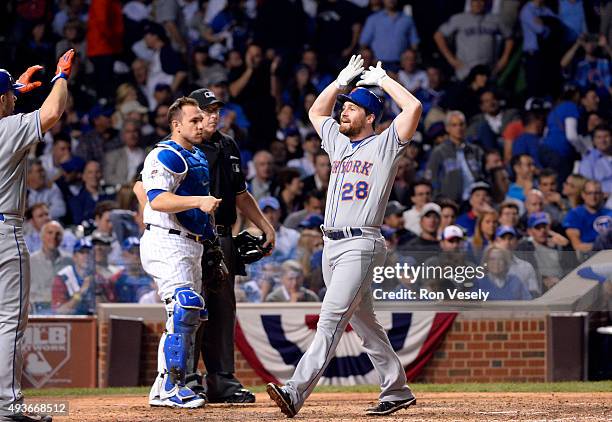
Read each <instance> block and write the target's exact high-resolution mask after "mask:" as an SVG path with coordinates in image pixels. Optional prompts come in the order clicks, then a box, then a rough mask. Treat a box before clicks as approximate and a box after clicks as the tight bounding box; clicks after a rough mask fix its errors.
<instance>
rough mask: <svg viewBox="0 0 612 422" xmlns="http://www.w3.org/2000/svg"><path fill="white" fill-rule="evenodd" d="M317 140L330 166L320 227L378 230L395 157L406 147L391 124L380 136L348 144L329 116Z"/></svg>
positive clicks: (347, 139)
mask: <svg viewBox="0 0 612 422" xmlns="http://www.w3.org/2000/svg"><path fill="white" fill-rule="evenodd" d="M321 138H322V143H321V146H322V147H323V149H324V150H325V151H326V152H327V154H328V155H329V160H330V162H331V167H332V168H331V175H330V179H329V187H328V189H327V202H326V208H325V221H324V226H325V227H326V228H342V227H380V226H381V225H382V223H383V219H384V216H385V206H386V204H387V201H388V200H389V195H390V193H391V188H392V187H393V181H394V179H395V175H396V174H397V163H398V159H399V156H400V155H401V151H402V149H403V148H404V147H405V146H406V145H408V142H401V141H400V139H399V137H398V135H397V131H396V130H395V122H393V123H391V126H389V128H387V129H386V130H384V131H383V132H382V133H381V134H380V135H372V136H369V137H367V138H365V139H363V140H361V141H358V142H351V141H350V140H349V138H348V137H346V136H345V135H343V134H341V133H340V125H339V124H338V123H337V122H336V121H335V120H334V119H332V118H331V117H330V118H328V119H326V120H325V121H324V122H323V125H322V126H321Z"/></svg>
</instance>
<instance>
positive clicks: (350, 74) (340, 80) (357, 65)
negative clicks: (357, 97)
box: [334, 54, 363, 89]
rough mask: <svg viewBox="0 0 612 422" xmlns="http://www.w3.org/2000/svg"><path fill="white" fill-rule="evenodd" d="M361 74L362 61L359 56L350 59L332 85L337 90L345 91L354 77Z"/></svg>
mask: <svg viewBox="0 0 612 422" xmlns="http://www.w3.org/2000/svg"><path fill="white" fill-rule="evenodd" d="M361 72H363V59H362V58H361V54H359V55H357V56H355V55H353V56H352V57H351V60H349V63H348V65H347V66H346V67H345V68H344V69H342V70H341V71H340V73H339V74H338V77H337V78H336V80H335V81H334V85H335V86H336V88H338V89H345V88H346V87H347V86H349V84H350V83H351V81H352V80H353V79H355V77H357V76H359V75H361Z"/></svg>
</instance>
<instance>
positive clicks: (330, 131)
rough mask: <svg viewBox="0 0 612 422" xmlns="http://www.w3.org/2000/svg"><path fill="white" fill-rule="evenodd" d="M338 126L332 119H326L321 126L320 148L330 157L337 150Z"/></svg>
mask: <svg viewBox="0 0 612 422" xmlns="http://www.w3.org/2000/svg"><path fill="white" fill-rule="evenodd" d="M339 134H340V125H339V124H338V122H336V121H335V120H334V119H333V118H331V117H328V118H327V119H325V121H324V122H323V124H322V125H321V148H323V149H324V150H325V152H327V154H328V155H329V156H330V157H332V156H333V155H334V151H335V150H336V149H337V148H338V142H339V141H340V140H339V136H338V135H339Z"/></svg>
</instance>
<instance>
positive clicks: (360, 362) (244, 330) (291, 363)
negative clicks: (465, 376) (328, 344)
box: [236, 307, 457, 385]
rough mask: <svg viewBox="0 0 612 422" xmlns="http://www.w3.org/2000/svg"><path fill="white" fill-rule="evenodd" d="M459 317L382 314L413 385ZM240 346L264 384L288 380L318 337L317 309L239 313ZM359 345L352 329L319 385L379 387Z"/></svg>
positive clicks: (241, 309)
mask: <svg viewBox="0 0 612 422" xmlns="http://www.w3.org/2000/svg"><path fill="white" fill-rule="evenodd" d="M456 315H457V314H455V313H436V312H414V313H407V312H390V311H378V312H377V318H378V320H379V322H380V323H381V324H382V326H383V327H384V328H385V330H386V331H387V335H388V336H389V340H390V342H391V345H392V346H393V349H394V350H395V351H396V353H397V354H398V356H399V358H400V361H401V362H402V364H403V366H404V368H405V369H406V375H407V377H408V379H409V380H412V379H414V378H416V377H417V376H418V375H419V373H420V372H421V371H422V369H423V368H424V366H425V365H426V363H427V362H428V361H429V359H431V357H432V356H433V354H434V352H435V350H436V349H437V348H438V346H439V345H440V343H441V341H442V340H443V338H444V334H445V333H446V332H447V331H448V329H449V328H450V327H451V325H452V323H453V321H454V319H455V316H456ZM237 319H238V323H237V326H236V344H237V346H238V349H239V350H240V352H241V353H242V354H243V355H244V357H245V358H246V360H247V361H248V363H249V364H250V366H251V367H252V368H253V369H254V370H255V372H256V373H257V374H258V375H259V376H260V377H261V378H262V379H263V380H264V381H265V382H276V383H284V382H285V381H287V380H288V379H289V378H290V377H291V375H292V374H293V371H294V369H295V366H296V365H297V363H298V361H299V360H300V358H301V357H302V355H303V353H304V351H305V350H306V349H307V348H308V346H309V345H310V343H311V341H312V340H313V338H314V335H315V330H316V325H317V321H318V320H319V315H318V310H315V309H312V308H306V309H303V308H300V307H295V308H294V307H292V308H287V309H279V308H263V307H261V308H256V307H252V308H251V307H249V308H239V310H238V318H237ZM378 382H379V381H378V375H377V374H376V371H375V370H374V367H373V366H372V363H371V362H370V359H369V358H368V356H367V354H366V353H365V351H364V350H363V348H362V347H361V340H360V339H359V337H358V336H357V334H356V333H355V332H354V331H353V330H352V328H351V326H350V325H349V326H348V327H347V329H346V330H345V333H344V335H343V336H342V338H341V340H340V343H339V344H338V348H337V349H336V356H335V357H334V358H333V359H332V361H331V362H330V364H329V366H328V368H327V369H326V370H325V373H324V374H323V377H322V378H321V381H320V382H319V385H355V384H378Z"/></svg>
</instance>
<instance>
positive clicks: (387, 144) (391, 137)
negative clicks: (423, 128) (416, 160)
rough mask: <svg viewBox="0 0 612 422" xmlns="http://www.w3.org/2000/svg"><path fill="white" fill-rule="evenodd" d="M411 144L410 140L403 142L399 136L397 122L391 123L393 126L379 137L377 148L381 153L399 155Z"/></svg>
mask: <svg viewBox="0 0 612 422" xmlns="http://www.w3.org/2000/svg"><path fill="white" fill-rule="evenodd" d="M409 143H410V140H408V141H405V142H402V141H401V140H400V138H399V135H398V134H397V130H396V128H395V120H394V121H392V122H391V125H390V126H389V127H388V128H387V129H385V130H383V131H382V132H381V133H380V135H378V139H377V146H378V151H379V152H380V153H389V152H393V153H397V152H399V151H400V150H401V149H403V148H404V147H405V146H406V145H408V144H409Z"/></svg>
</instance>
